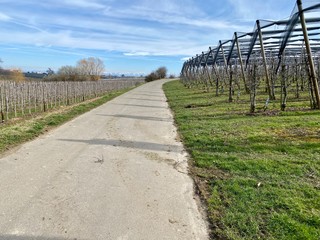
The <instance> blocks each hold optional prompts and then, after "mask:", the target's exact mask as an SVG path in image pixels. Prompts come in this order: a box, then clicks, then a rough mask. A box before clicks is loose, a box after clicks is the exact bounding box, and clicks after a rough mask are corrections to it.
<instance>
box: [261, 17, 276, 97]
mask: <svg viewBox="0 0 320 240" xmlns="http://www.w3.org/2000/svg"><path fill="white" fill-rule="evenodd" d="M257 28H258V34H259V39H260V48H261V55H262V59H263V66H264V70H265V75H266V84H267V89H268V93H269V98H270V99H271V100H274V99H275V96H274V93H273V91H272V88H271V84H270V78H269V73H268V65H267V59H266V53H265V50H264V45H263V38H262V32H261V27H260V21H259V20H257Z"/></svg>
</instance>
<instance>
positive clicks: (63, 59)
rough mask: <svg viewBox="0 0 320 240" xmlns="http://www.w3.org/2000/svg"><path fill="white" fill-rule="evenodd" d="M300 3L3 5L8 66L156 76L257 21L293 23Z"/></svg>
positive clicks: (164, 0) (47, 1) (66, 1)
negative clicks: (97, 66)
mask: <svg viewBox="0 0 320 240" xmlns="http://www.w3.org/2000/svg"><path fill="white" fill-rule="evenodd" d="M295 2H296V1H295V0H54V1H53V0H41V1H39V0H14V1H13V0H0V6H1V8H0V58H1V59H2V61H3V63H1V66H2V67H4V68H20V69H22V70H24V71H45V70H47V69H48V68H49V67H50V68H52V69H54V70H57V69H58V68H59V67H61V66H64V65H75V64H76V62H77V61H78V60H79V59H82V58H87V57H99V58H101V59H102V60H103V61H104V63H105V66H106V70H107V72H111V73H136V74H148V73H149V72H151V71H152V70H154V69H156V68H158V67H160V66H166V67H167V68H168V70H169V73H174V74H178V73H179V72H180V69H181V66H182V64H183V61H184V59H186V58H188V57H191V56H194V55H195V54H197V53H201V51H206V50H207V49H208V47H209V46H214V45H216V44H217V43H218V41H219V40H228V39H232V36H233V33H234V32H235V31H237V32H249V31H251V30H252V29H253V27H254V24H255V20H256V19H268V20H279V19H284V18H286V17H289V16H290V14H291V11H292V10H293V7H294V5H295Z"/></svg>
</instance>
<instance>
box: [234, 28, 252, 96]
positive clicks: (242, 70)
mask: <svg viewBox="0 0 320 240" xmlns="http://www.w3.org/2000/svg"><path fill="white" fill-rule="evenodd" d="M234 37H235V40H236V44H237V51H238V57H239V62H240V67H241V74H242V79H243V83H244V89H245V91H246V93H249V88H248V86H247V82H246V75H245V73H244V67H243V63H242V55H241V49H240V45H239V41H238V35H237V33H236V32H235V33H234Z"/></svg>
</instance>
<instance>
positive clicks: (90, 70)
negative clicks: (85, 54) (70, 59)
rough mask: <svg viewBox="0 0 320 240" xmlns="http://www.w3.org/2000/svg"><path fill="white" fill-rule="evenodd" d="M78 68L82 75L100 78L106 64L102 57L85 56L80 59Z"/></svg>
mask: <svg viewBox="0 0 320 240" xmlns="http://www.w3.org/2000/svg"><path fill="white" fill-rule="evenodd" d="M77 68H78V70H79V72H80V74H81V75H83V76H87V77H89V79H90V80H93V81H95V80H99V79H100V77H101V75H102V74H103V72H104V71H105V66H104V63H103V61H102V60H101V59H100V58H94V57H89V58H84V59H81V60H79V61H78V64H77Z"/></svg>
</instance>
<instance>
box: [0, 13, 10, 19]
mask: <svg viewBox="0 0 320 240" xmlns="http://www.w3.org/2000/svg"><path fill="white" fill-rule="evenodd" d="M10 20H11V17H9V16H8V15H6V14H4V13H1V12H0V21H10Z"/></svg>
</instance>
